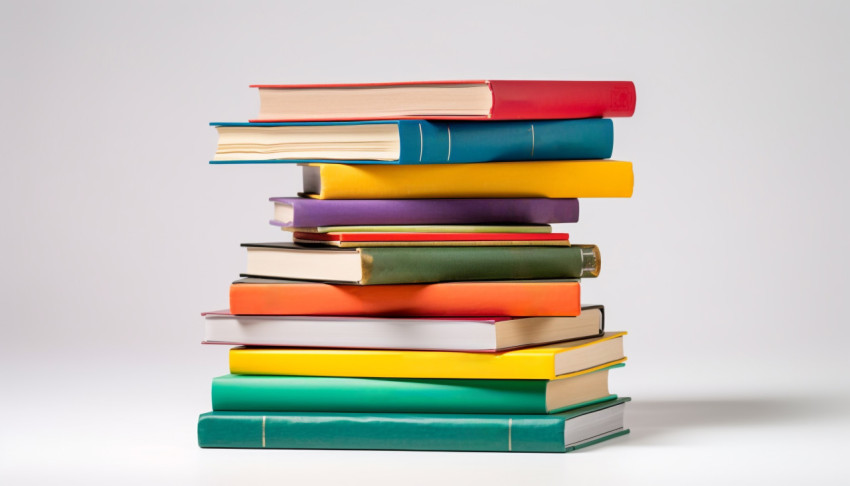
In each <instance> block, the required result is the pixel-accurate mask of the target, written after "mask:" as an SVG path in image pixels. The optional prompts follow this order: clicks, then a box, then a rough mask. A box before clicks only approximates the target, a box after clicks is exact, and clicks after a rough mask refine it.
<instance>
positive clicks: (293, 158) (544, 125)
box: [210, 118, 614, 164]
mask: <svg viewBox="0 0 850 486" xmlns="http://www.w3.org/2000/svg"><path fill="white" fill-rule="evenodd" d="M211 125H212V126H213V127H215V128H216V130H217V131H218V135H219V140H218V147H217V149H216V154H215V156H214V158H213V160H212V161H210V163H211V164H268V163H273V164H279V163H316V162H318V163H345V164H458V163H470V162H500V161H526V160H571V159H573V160H580V159H607V158H608V157H610V156H611V151H612V150H613V147H614V128H613V124H612V123H611V120H608V119H602V118H588V119H581V120H522V121H483V122H477V121H427V120H379V121H355V122H287V123H212V124H211Z"/></svg>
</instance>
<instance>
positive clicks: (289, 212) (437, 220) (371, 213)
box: [269, 197, 578, 228]
mask: <svg viewBox="0 0 850 486" xmlns="http://www.w3.org/2000/svg"><path fill="white" fill-rule="evenodd" d="M269 200H270V201H272V202H274V203H275V213H274V214H275V219H273V220H271V221H270V223H271V224H273V225H276V226H283V227H295V228H313V227H316V226H355V225H426V224H427V225H432V224H433V225H438V224H496V223H505V224H514V223H515V224H552V223H575V222H577V221H578V199H547V198H522V199H519V198H517V199H309V198H299V197H273V198H270V199H269Z"/></svg>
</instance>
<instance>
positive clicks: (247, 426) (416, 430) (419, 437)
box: [198, 398, 630, 452]
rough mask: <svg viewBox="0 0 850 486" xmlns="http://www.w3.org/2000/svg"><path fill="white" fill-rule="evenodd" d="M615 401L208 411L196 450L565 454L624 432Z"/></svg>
mask: <svg viewBox="0 0 850 486" xmlns="http://www.w3.org/2000/svg"><path fill="white" fill-rule="evenodd" d="M629 400H630V399H629V398H618V399H616V400H609V401H606V402H601V403H598V404H594V405H588V406H586V407H581V408H576V409H573V410H569V411H566V412H561V413H557V414H551V415H542V414H538V415H528V414H515V415H503V414H498V415H497V414H448V413H446V414H413V413H397V414H392V413H319V412H209V413H205V414H202V415H201V416H200V417H199V418H198V445H199V446H201V447H224V448H250V449H375V450H423V451H424V450H429V451H493V452H569V451H572V450H576V449H580V448H582V447H587V446H590V445H593V444H597V443H599V442H602V441H605V440H608V439H611V438H614V437H618V436H621V435H625V434H628V433H629V430H628V429H626V428H625V426H624V420H623V416H624V413H623V411H624V408H625V405H624V404H625V402H627V401H629Z"/></svg>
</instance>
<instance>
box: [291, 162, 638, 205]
mask: <svg viewBox="0 0 850 486" xmlns="http://www.w3.org/2000/svg"><path fill="white" fill-rule="evenodd" d="M303 178H304V185H303V188H304V191H303V195H305V196H309V197H314V198H317V199H427V198H467V197H469V198H503V197H504V198H522V197H534V198H539V197H551V198H580V197H631V195H632V186H633V184H634V175H633V174H632V164H631V162H620V161H614V160H605V161H600V160H573V161H547V162H490V163H486V164H436V165H399V166H386V165H342V164H318V165H316V164H311V165H305V166H303Z"/></svg>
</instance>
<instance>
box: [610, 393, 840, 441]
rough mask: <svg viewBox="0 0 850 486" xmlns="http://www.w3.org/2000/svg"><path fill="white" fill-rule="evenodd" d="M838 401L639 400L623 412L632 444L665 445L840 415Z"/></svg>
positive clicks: (774, 398)
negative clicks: (685, 436) (714, 432)
mask: <svg viewBox="0 0 850 486" xmlns="http://www.w3.org/2000/svg"><path fill="white" fill-rule="evenodd" d="M836 403H840V401H837V400H831V399H828V398H825V397H820V398H818V399H812V398H811V397H809V398H806V397H790V396H789V397H750V398H731V397H730V398H716V399H715V398H711V399H682V400H640V399H639V398H636V399H635V400H634V401H632V402H631V403H630V404H629V407H628V410H627V411H626V422H627V424H628V426H629V428H630V429H631V431H632V433H631V434H630V436H629V439H628V442H629V443H630V444H631V445H636V444H639V445H666V444H669V443H672V442H678V439H676V440H673V439H672V437H671V436H672V434H675V433H681V432H688V431H691V432H693V431H694V430H697V429H714V428H731V427H780V426H783V425H788V426H791V425H795V424H799V423H805V422H809V421H812V420H818V419H821V420H822V419H824V418H826V417H829V416H835V415H837V414H840V413H842V412H841V411H840V410H839V409H838V408H836V406H835V405H836ZM668 439H669V440H668Z"/></svg>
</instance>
